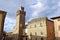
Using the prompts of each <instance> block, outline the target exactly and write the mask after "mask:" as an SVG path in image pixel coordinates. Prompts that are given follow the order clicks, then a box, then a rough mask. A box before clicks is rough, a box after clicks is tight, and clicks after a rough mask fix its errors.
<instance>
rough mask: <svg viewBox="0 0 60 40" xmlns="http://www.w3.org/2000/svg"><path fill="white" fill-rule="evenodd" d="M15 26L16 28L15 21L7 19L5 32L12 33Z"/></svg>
mask: <svg viewBox="0 0 60 40" xmlns="http://www.w3.org/2000/svg"><path fill="white" fill-rule="evenodd" d="M14 26H15V20H13V19H11V18H9V17H6V19H5V24H4V30H5V31H7V32H11V31H12V29H13V27H14Z"/></svg>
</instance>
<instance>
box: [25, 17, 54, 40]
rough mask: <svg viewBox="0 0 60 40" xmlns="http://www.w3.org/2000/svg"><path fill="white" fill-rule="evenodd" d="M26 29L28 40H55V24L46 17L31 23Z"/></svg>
mask: <svg viewBox="0 0 60 40" xmlns="http://www.w3.org/2000/svg"><path fill="white" fill-rule="evenodd" d="M26 29H27V33H26V34H27V35H28V40H54V22H53V21H51V20H49V19H48V18H46V17H43V18H36V19H33V20H31V21H29V22H28V24H27V26H26Z"/></svg>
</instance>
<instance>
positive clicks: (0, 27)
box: [0, 10, 6, 40]
mask: <svg viewBox="0 0 60 40" xmlns="http://www.w3.org/2000/svg"><path fill="white" fill-rule="evenodd" d="M5 16H6V12H5V11H2V10H0V40H2V36H3V29H4V20H5Z"/></svg>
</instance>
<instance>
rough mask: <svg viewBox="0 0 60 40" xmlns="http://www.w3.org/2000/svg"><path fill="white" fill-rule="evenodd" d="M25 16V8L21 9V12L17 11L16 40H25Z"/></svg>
mask: <svg viewBox="0 0 60 40" xmlns="http://www.w3.org/2000/svg"><path fill="white" fill-rule="evenodd" d="M25 15H26V12H25V11H24V7H21V9H20V10H18V11H17V14H16V26H15V28H14V29H15V30H16V31H15V33H16V35H17V36H16V37H17V39H16V40H23V37H22V36H23V34H24V33H23V32H24V27H25Z"/></svg>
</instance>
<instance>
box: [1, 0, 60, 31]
mask: <svg viewBox="0 0 60 40" xmlns="http://www.w3.org/2000/svg"><path fill="white" fill-rule="evenodd" d="M21 5H22V6H24V7H25V11H26V23H27V22H28V21H30V20H32V19H33V18H38V17H46V16H47V17H48V18H51V17H54V16H60V0H0V10H4V11H7V15H6V19H5V23H4V30H5V31H7V32H11V31H12V30H13V27H14V26H15V23H16V12H17V10H18V9H20V6H21Z"/></svg>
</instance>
